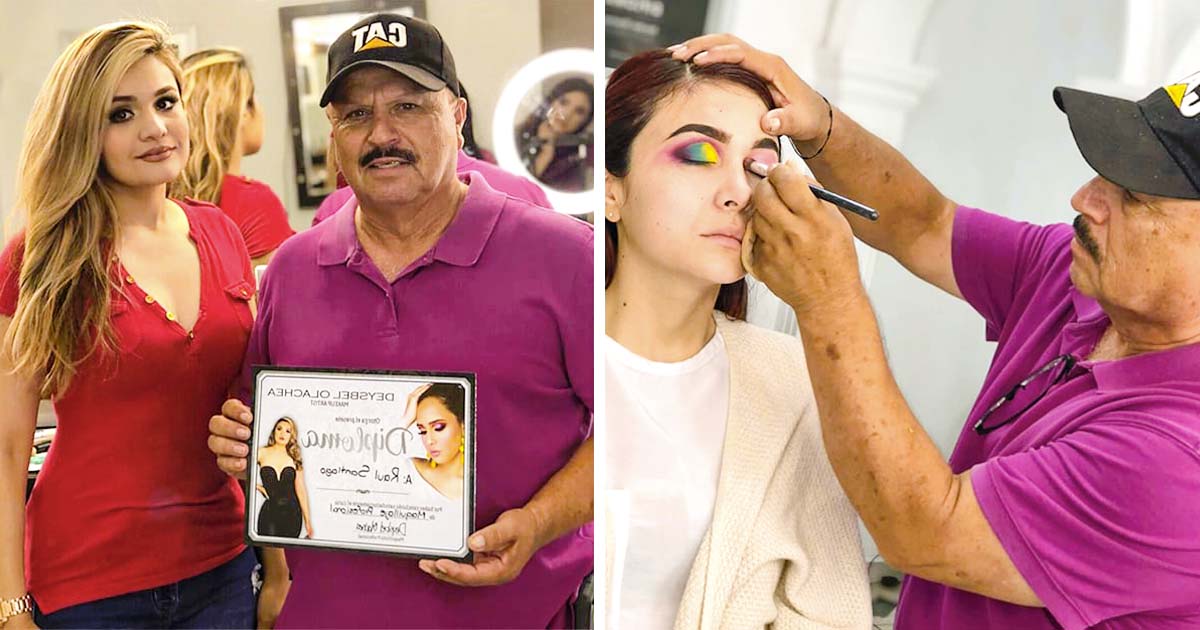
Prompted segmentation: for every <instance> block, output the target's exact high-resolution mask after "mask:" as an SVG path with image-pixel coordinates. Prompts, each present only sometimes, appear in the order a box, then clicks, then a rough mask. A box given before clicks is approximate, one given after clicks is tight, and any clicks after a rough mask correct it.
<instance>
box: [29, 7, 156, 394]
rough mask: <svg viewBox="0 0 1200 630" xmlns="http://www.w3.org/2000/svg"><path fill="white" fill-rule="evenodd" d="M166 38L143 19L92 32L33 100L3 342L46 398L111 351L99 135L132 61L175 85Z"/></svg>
mask: <svg viewBox="0 0 1200 630" xmlns="http://www.w3.org/2000/svg"><path fill="white" fill-rule="evenodd" d="M168 37H169V36H168V34H167V31H166V29H165V28H164V27H163V26H161V25H158V24H152V23H147V22H135V21H128V22H118V23H113V24H106V25H103V26H98V27H96V28H94V29H92V30H91V31H90V32H88V33H86V34H84V35H81V36H79V37H78V38H77V39H76V40H75V41H74V42H72V43H71V45H70V46H68V47H67V49H66V50H65V51H63V53H62V55H60V56H59V57H58V60H57V61H56V62H54V67H53V68H51V70H50V76H49V77H47V78H46V82H45V84H43V85H42V89H41V91H40V92H38V96H37V100H36V101H34V104H33V110H32V113H31V114H30V116H29V122H28V124H27V126H26V129H25V141H24V145H23V146H22V148H21V158H20V161H19V162H18V166H17V174H18V175H17V177H18V183H17V199H16V204H17V205H16V210H17V211H16V212H14V213H13V216H14V217H15V218H17V220H18V221H20V220H22V219H23V220H24V222H25V223H26V226H25V230H24V231H25V233H24V241H25V243H24V245H25V248H24V257H23V259H22V262H21V273H20V276H19V284H20V291H19V293H18V302H17V309H16V312H15V313H13V318H12V324H11V325H10V326H9V328H8V333H7V335H6V337H5V343H6V346H7V347H8V348H9V350H10V352H11V353H12V359H13V365H14V366H15V369H16V371H17V372H18V373H22V374H26V375H29V376H31V377H35V378H39V379H41V382H40V387H41V393H42V395H43V396H50V395H55V394H58V393H60V392H62V391H63V390H65V389H66V387H67V386H68V385H69V384H70V382H71V379H72V377H73V376H74V375H75V372H76V369H77V368H78V367H79V365H80V364H81V363H83V362H84V361H85V360H87V359H88V357H89V356H91V354H92V353H93V352H95V351H96V349H97V347H100V346H103V347H104V348H105V349H109V350H111V349H112V348H114V347H115V339H114V334H113V330H112V324H111V323H110V321H109V309H110V292H111V291H112V289H113V287H114V286H116V284H115V283H116V278H115V277H114V276H113V275H112V270H113V263H114V256H115V255H116V254H115V250H114V248H113V245H114V243H115V242H116V238H117V209H116V205H115V203H114V201H113V196H112V194H111V193H110V191H109V188H108V187H109V186H110V184H111V181H112V180H111V178H110V176H109V175H108V173H107V172H106V171H105V168H104V162H103V145H104V130H105V126H106V125H107V124H108V114H109V110H110V108H111V107H112V99H113V96H114V95H115V94H116V90H117V84H118V83H119V82H120V81H121V79H122V78H123V77H124V76H125V73H126V72H127V71H128V70H129V69H130V68H131V67H133V65H134V64H136V63H137V62H139V61H141V60H143V59H145V58H146V57H148V56H154V57H157V58H158V59H159V60H160V61H162V62H163V64H164V65H166V66H167V68H169V69H170V70H171V72H172V73H173V74H174V75H175V80H176V82H177V83H178V82H179V78H180V69H179V62H178V58H177V55H176V53H175V49H174V47H173V46H172V45H171V44H170V42H169V40H168Z"/></svg>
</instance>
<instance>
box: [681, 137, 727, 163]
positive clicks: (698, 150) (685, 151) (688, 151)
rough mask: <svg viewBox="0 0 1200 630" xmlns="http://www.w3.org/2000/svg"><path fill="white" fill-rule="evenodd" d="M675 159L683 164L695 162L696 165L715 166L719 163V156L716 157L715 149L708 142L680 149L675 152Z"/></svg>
mask: <svg viewBox="0 0 1200 630" xmlns="http://www.w3.org/2000/svg"><path fill="white" fill-rule="evenodd" d="M675 157H677V158H679V159H681V160H683V161H685V162H695V163H697V164H717V163H718V162H720V161H721V160H720V156H719V155H717V148H716V147H714V146H713V145H712V144H710V143H708V142H693V143H691V144H689V145H687V146H684V147H680V149H679V150H678V151H676V152H675Z"/></svg>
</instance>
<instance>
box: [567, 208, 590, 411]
mask: <svg viewBox="0 0 1200 630" xmlns="http://www.w3.org/2000/svg"><path fill="white" fill-rule="evenodd" d="M584 244H585V246H586V249H585V251H583V252H582V255H583V259H584V260H586V261H587V264H581V265H576V273H575V277H574V278H573V279H572V283H571V286H570V287H568V293H567V295H569V296H570V302H569V304H568V309H567V312H566V313H565V317H564V321H563V323H562V331H563V332H562V335H563V355H564V357H563V358H564V361H565V363H566V366H567V378H568V379H569V380H570V381H571V388H572V389H573V390H575V395H576V396H578V397H579V400H581V401H583V404H584V405H585V406H586V407H587V408H588V411H591V412H592V413H593V414H594V413H595V411H596V407H595V400H594V389H593V387H594V383H595V379H594V378H593V374H594V371H595V356H596V355H595V347H596V339H595V335H594V330H595V325H594V322H595V316H594V309H593V306H594V302H595V290H594V287H595V286H596V283H595V278H594V276H593V271H592V270H593V266H592V264H591V261H592V259H593V248H594V246H595V232H594V231H592V230H590V229H589V230H587V238H586V239H584Z"/></svg>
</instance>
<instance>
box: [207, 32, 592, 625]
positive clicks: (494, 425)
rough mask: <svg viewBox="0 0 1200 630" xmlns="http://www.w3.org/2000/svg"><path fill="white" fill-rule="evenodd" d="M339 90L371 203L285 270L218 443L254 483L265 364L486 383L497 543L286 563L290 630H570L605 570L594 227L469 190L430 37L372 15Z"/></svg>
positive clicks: (351, 51)
mask: <svg viewBox="0 0 1200 630" xmlns="http://www.w3.org/2000/svg"><path fill="white" fill-rule="evenodd" d="M328 77H329V79H328V84H327V86H326V88H325V92H324V94H323V96H322V98H321V105H322V106H327V109H326V112H327V113H328V115H329V120H330V122H331V124H332V127H333V143H334V145H335V150H336V152H337V155H338V156H341V157H342V158H343V159H342V169H343V173H344V175H345V177H346V179H347V181H348V182H349V184H350V188H351V189H353V191H354V195H355V197H356V198H357V200H358V203H357V208H346V209H344V210H343V211H341V212H338V213H337V214H335V215H334V216H333V217H331V218H330V219H328V220H326V221H324V222H323V223H321V224H320V225H318V226H316V227H314V228H312V229H311V230H309V231H307V232H304V233H301V234H299V235H298V236H296V237H295V238H294V239H292V240H290V241H288V242H287V243H285V245H284V246H283V247H281V248H280V249H279V251H278V252H277V253H276V255H275V258H274V259H273V260H272V261H271V265H270V267H269V268H268V270H267V271H266V273H265V274H264V276H263V279H262V287H261V292H260V302H259V312H258V319H257V321H256V322H255V326H254V330H253V332H252V335H251V340H250V348H249V350H248V353H247V357H246V366H247V370H246V373H245V375H244V376H245V378H244V386H245V388H244V391H243V393H242V399H243V400H242V401H236V400H231V401H227V402H226V404H225V406H224V408H223V409H222V415H218V416H214V417H213V419H212V422H211V425H210V429H211V432H212V436H211V437H210V440H209V444H210V447H211V448H212V450H213V451H214V452H215V453H216V454H217V456H218V464H219V465H220V466H221V467H222V469H224V470H225V471H226V472H229V473H230V474H236V475H241V474H244V471H245V469H246V459H245V458H246V453H247V447H246V444H245V443H244V440H246V439H247V438H249V431H248V429H247V426H246V425H248V424H249V423H250V421H251V418H250V414H249V408H248V407H247V406H246V405H245V404H243V403H244V402H245V403H248V402H249V400H248V398H249V396H248V393H249V387H250V369H249V367H250V366H252V365H256V364H273V365H286V366H314V367H316V366H319V367H333V368H337V367H341V368H349V369H373V370H428V371H456V372H474V373H475V374H476V377H477V389H476V397H477V409H478V414H477V417H478V418H479V426H478V429H477V435H478V442H477V457H476V464H477V468H476V474H477V475H478V477H477V478H478V479H479V484H478V493H477V496H476V514H475V522H476V524H477V525H478V526H480V527H481V529H479V530H478V531H476V532H475V533H474V534H472V535H471V537H470V539H469V541H468V544H469V546H470V548H471V550H472V551H473V552H474V554H475V555H474V557H475V560H474V563H473V564H467V563H458V562H453V561H450V560H445V559H442V560H438V561H437V562H434V561H431V560H422V561H420V562H417V561H415V560H408V559H398V558H393V557H386V556H379V555H364V554H353V553H332V552H322V551H310V550H299V549H291V550H288V552H287V558H288V562H289V564H290V565H291V569H292V572H293V575H294V576H295V582H294V584H293V586H292V587H291V592H290V593H289V594H288V598H287V602H286V603H285V604H284V607H283V611H282V614H281V615H280V617H279V620H278V623H279V626H280V627H295V626H302V627H319V628H330V627H391V628H401V627H417V628H431V627H452V628H468V627H489V628H494V627H520V628H535V627H536V628H561V627H572V625H571V624H572V619H571V610H570V606H569V602H570V601H571V600H572V599H573V597H574V595H575V592H576V590H577V589H578V586H579V584H580V583H581V582H582V581H583V578H584V577H585V576H586V575H587V574H588V573H589V572H590V571H591V568H592V542H591V524H590V521H591V519H592V439H591V437H590V436H591V420H592V365H593V359H592V357H593V354H592V352H593V351H592V347H593V334H592V301H593V297H592V296H593V290H592V287H593V280H592V278H593V274H592V258H593V254H592V252H593V247H592V238H593V232H592V229H591V227H590V226H588V225H586V224H583V223H581V222H579V221H575V220H572V219H570V218H569V217H566V216H564V215H560V214H557V213H553V212H547V211H545V210H544V209H541V208H538V207H537V206H535V205H533V204H531V203H529V202H527V201H522V200H519V199H516V198H514V197H511V196H508V195H505V194H503V193H499V192H496V191H495V190H494V189H493V188H492V187H491V186H489V184H488V182H487V181H485V180H484V178H483V177H482V176H481V175H479V173H476V172H469V173H464V174H463V175H462V176H461V177H460V176H456V174H455V166H456V156H457V153H458V150H459V149H460V148H461V146H462V142H463V138H462V125H463V121H464V119H465V115H466V101H465V100H463V99H462V98H461V97H460V96H459V94H458V82H457V78H456V75H455V70H454V59H453V57H452V55H451V54H450V50H449V48H448V47H447V46H446V44H445V42H444V41H443V40H442V37H441V34H440V33H439V32H438V31H437V29H435V28H434V27H433V26H432V25H430V24H428V23H427V22H424V21H423V20H420V19H416V18H410V17H405V16H399V15H392V14H377V15H371V16H368V17H366V18H363V19H362V20H361V21H360V22H358V23H357V24H355V25H354V26H352V27H351V28H350V29H349V30H347V31H346V32H345V33H343V34H342V35H341V36H339V37H338V38H337V40H335V41H334V43H333V45H332V46H331V47H330V49H329V73H328ZM531 436H535V437H534V439H531ZM465 587H478V588H465Z"/></svg>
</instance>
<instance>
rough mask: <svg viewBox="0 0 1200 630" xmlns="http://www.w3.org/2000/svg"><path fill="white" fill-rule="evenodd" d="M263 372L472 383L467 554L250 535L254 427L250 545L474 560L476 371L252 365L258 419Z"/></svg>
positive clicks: (252, 446)
mask: <svg viewBox="0 0 1200 630" xmlns="http://www.w3.org/2000/svg"><path fill="white" fill-rule="evenodd" d="M263 372H270V373H272V374H282V375H287V374H329V375H351V376H354V375H362V376H397V377H406V378H411V379H421V378H425V377H429V378H455V379H463V380H465V381H467V382H468V383H469V384H470V389H471V391H470V392H467V400H468V401H469V402H470V410H471V413H470V414H467V415H468V416H469V423H470V430H469V431H467V432H466V435H469V436H470V439H466V443H465V444H464V446H465V449H464V454H465V455H467V459H468V462H467V463H468V464H469V466H468V467H467V468H466V476H467V477H469V478H468V479H466V480H464V481H465V483H464V485H463V497H464V499H465V500H466V506H465V508H464V516H465V517H466V531H465V532H464V536H463V546H464V548H465V549H466V555H464V556H446V555H433V554H413V553H403V552H396V551H385V550H382V549H353V548H347V547H341V546H338V545H336V544H326V545H322V544H308V543H305V544H290V543H279V542H277V540H276V539H272V540H264V539H260V538H256V537H254V536H251V532H252V531H253V530H254V523H255V516H256V515H255V514H253V513H252V510H251V498H252V497H253V496H254V489H253V488H251V487H250V486H249V482H250V481H251V480H253V478H254V477H253V474H252V473H251V468H252V466H253V464H252V463H251V462H254V461H257V457H256V454H257V452H258V446H257V444H258V440H256V439H255V435H254V431H253V430H251V435H250V440H249V442H248V443H247V446H249V451H248V453H247V455H246V479H247V487H246V489H245V490H246V491H245V492H244V493H243V494H244V495H245V502H244V505H245V516H246V522H245V528H244V529H243V533H242V538H243V540H244V541H245V543H246V544H247V545H250V546H258V547H284V548H287V547H292V548H298V549H331V550H336V551H347V552H353V553H369V554H376V555H384V556H391V557H398V558H418V559H421V558H433V559H437V558H449V559H451V560H454V561H457V562H463V563H471V562H473V560H474V556H475V554H474V552H472V551H471V548H470V547H469V546H467V540H468V539H469V538H470V537H471V535H472V534H474V533H475V502H476V499H477V497H476V494H475V489H476V481H475V476H476V463H477V461H478V460H477V452H476V451H477V448H476V447H477V444H478V440H477V439H476V430H477V428H478V422H477V420H478V417H479V410H478V407H477V404H476V401H477V398H478V396H477V394H476V390H477V384H476V377H475V373H474V372H426V371H415V370H353V369H346V368H320V367H283V366H274V365H255V366H253V374H254V381H253V382H254V393H253V395H254V404H253V410H252V411H253V412H254V414H255V418H256V419H257V417H258V404H257V403H258V400H259V398H258V382H259V375H260V374H261V373H263ZM463 420H464V424H465V423H467V422H468V419H467V418H464V419H463ZM464 437H465V436H464Z"/></svg>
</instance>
